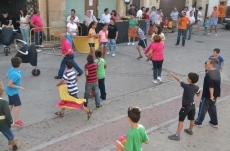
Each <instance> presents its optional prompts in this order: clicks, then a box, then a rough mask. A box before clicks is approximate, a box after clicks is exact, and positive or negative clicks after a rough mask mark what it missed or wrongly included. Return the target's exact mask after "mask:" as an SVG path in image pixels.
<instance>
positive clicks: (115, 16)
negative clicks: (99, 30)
mask: <svg viewBox="0 0 230 151" xmlns="http://www.w3.org/2000/svg"><path fill="white" fill-rule="evenodd" d="M110 15H111V18H113V19H114V20H115V21H116V20H119V16H118V14H117V12H116V11H115V10H112V12H111V14H110Z"/></svg>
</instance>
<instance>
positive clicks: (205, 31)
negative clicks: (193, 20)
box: [203, 17, 210, 35]
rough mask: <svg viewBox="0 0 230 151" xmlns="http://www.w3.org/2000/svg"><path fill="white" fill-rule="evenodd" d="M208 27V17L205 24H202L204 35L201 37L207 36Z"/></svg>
mask: <svg viewBox="0 0 230 151" xmlns="http://www.w3.org/2000/svg"><path fill="white" fill-rule="evenodd" d="M209 26H210V22H209V17H206V19H205V22H204V29H205V30H204V34H203V35H208V28H209Z"/></svg>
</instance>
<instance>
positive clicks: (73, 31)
mask: <svg viewBox="0 0 230 151" xmlns="http://www.w3.org/2000/svg"><path fill="white" fill-rule="evenodd" d="M74 20H75V18H74V17H70V22H68V23H67V25H66V27H67V33H66V37H67V39H68V41H69V42H70V44H71V46H72V44H73V40H72V37H74V36H77V33H78V27H77V24H76V23H75V22H74Z"/></svg>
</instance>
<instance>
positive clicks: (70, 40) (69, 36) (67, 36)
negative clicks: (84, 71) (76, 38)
mask: <svg viewBox="0 0 230 151" xmlns="http://www.w3.org/2000/svg"><path fill="white" fill-rule="evenodd" d="M66 38H67V40H68V41H69V43H70V44H71V46H72V44H73V39H72V35H69V34H66ZM72 47H73V46H72Z"/></svg>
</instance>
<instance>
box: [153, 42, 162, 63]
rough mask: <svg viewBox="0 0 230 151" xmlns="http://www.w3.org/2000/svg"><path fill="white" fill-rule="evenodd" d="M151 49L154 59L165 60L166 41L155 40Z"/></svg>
mask: <svg viewBox="0 0 230 151" xmlns="http://www.w3.org/2000/svg"><path fill="white" fill-rule="evenodd" d="M150 51H152V52H153V53H152V60H154V61H161V60H164V42H153V43H152V44H151V48H150Z"/></svg>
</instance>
